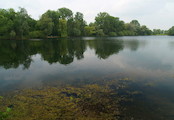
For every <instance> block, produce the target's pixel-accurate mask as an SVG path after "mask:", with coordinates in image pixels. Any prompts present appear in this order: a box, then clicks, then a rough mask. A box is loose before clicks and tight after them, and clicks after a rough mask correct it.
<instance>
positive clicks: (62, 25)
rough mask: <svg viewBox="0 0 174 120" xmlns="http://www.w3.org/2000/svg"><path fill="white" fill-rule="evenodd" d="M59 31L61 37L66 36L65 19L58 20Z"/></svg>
mask: <svg viewBox="0 0 174 120" xmlns="http://www.w3.org/2000/svg"><path fill="white" fill-rule="evenodd" d="M59 31H60V36H61V37H67V36H68V34H67V21H66V20H65V19H60V20H59Z"/></svg>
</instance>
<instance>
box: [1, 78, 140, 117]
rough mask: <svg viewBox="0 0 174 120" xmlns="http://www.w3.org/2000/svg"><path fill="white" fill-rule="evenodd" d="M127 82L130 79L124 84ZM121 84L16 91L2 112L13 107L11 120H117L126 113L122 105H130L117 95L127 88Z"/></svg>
mask: <svg viewBox="0 0 174 120" xmlns="http://www.w3.org/2000/svg"><path fill="white" fill-rule="evenodd" d="M127 80H128V78H126V79H122V80H121V81H123V82H124V81H127ZM119 82H120V81H119V80H118V81H116V80H112V81H110V82H108V83H107V84H106V85H99V84H89V85H84V86H79V87H77V86H70V85H69V86H64V87H62V86H61V87H60V86H59V87H45V88H42V89H27V90H22V91H17V92H16V93H15V94H14V95H13V96H10V97H6V98H4V99H3V100H2V101H1V103H0V106H1V107H0V110H4V109H6V107H8V106H11V108H12V111H11V112H10V117H9V118H8V120H31V119H32V120H33V119H41V120H59V119H61V120H62V119H63V120H69V119H71V120H75V119H79V120H98V119H101V120H102V119H108V120H112V119H118V118H120V116H121V111H123V110H124V108H122V107H121V106H120V102H123V101H130V99H128V98H126V96H119V94H118V91H116V89H117V90H121V89H125V88H126V87H127V86H126V84H123V82H122V84H120V83H119ZM132 93H135V92H132ZM132 93H129V94H132ZM136 94H138V92H136ZM2 120H3V119H2Z"/></svg>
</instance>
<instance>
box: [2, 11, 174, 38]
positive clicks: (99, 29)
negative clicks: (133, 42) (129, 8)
mask: <svg viewBox="0 0 174 120" xmlns="http://www.w3.org/2000/svg"><path fill="white" fill-rule="evenodd" d="M0 26H1V27H0V39H27V38H54V37H56V38H57V37H79V36H137V35H163V34H169V35H174V27H172V28H171V29H169V30H168V31H164V30H160V29H154V30H153V31H152V30H150V29H149V28H147V27H146V26H145V25H140V23H139V22H138V21H137V20H132V21H131V22H130V23H125V22H124V21H121V20H120V19H119V18H118V17H114V16H111V15H109V14H108V13H106V12H101V13H99V14H97V16H96V17H95V22H94V23H90V24H87V22H86V21H85V20H84V16H83V14H82V13H80V12H76V13H75V14H74V13H73V12H72V11H71V10H70V9H68V8H60V9H58V10H56V11H54V10H48V11H46V12H45V13H44V14H42V15H41V17H40V19H39V20H35V19H33V18H31V17H30V15H28V13H27V10H26V9H25V8H19V10H18V11H15V10H14V9H12V8H10V9H0Z"/></svg>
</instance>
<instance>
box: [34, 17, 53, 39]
mask: <svg viewBox="0 0 174 120" xmlns="http://www.w3.org/2000/svg"><path fill="white" fill-rule="evenodd" d="M37 24H38V26H39V28H40V30H41V31H42V32H43V34H44V35H45V36H48V35H51V33H52V31H53V26H54V23H53V22H52V19H51V18H49V17H48V15H46V14H43V15H42V16H41V18H40V20H39V21H38V23H37Z"/></svg>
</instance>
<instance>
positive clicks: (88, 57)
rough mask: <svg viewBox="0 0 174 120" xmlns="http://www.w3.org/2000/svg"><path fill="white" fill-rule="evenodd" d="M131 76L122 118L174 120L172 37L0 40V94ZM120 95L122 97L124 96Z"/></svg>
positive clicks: (173, 55)
mask: <svg viewBox="0 0 174 120" xmlns="http://www.w3.org/2000/svg"><path fill="white" fill-rule="evenodd" d="M120 78H125V79H126V78H129V79H130V80H132V81H133V82H132V84H130V86H129V89H131V90H134V91H141V93H142V94H141V95H135V96H132V97H133V98H134V102H132V103H123V105H125V106H128V112H127V113H126V114H128V115H133V116H135V118H136V117H137V118H140V117H141V116H143V118H147V119H155V118H159V119H169V120H170V119H171V120H173V119H174V94H173V93H174V37H170V36H145V37H113V38H72V39H60V40H25V41H21V40H1V41H0V95H3V94H5V93H7V92H11V91H14V90H18V89H24V88H40V87H43V86H57V85H67V84H70V85H75V86H81V85H85V84H91V83H99V84H102V83H104V82H103V81H107V80H108V81H109V80H112V79H120ZM122 94H124V93H122Z"/></svg>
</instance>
